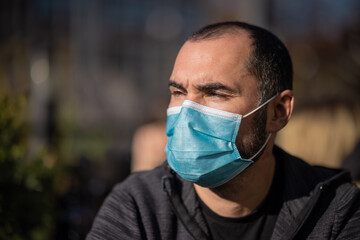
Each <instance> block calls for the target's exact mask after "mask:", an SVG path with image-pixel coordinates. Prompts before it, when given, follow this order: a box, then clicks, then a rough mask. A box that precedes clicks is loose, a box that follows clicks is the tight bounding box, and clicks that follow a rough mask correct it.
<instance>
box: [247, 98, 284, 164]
mask: <svg viewBox="0 0 360 240" xmlns="http://www.w3.org/2000/svg"><path fill="white" fill-rule="evenodd" d="M276 97H277V94H276V95H275V96H273V97H272V98H270V99H269V100H267V101H266V102H264V103H263V104H261V105H260V106H258V107H257V108H255V109H254V110H252V111H251V112H249V113H247V114H245V115H244V116H243V118H245V117H247V116H249V115H251V114H253V113H254V112H256V111H257V110H259V109H260V108H262V107H263V106H265V105H266V104H268V103H269V102H270V101H271V100H273V99H274V98H276ZM270 137H271V133H269V136H268V137H267V139H266V141H265V143H264V145H262V147H261V148H260V149H259V151H257V152H256V153H255V154H254V155H253V156H252V157H251V158H249V159H244V160H250V161H251V160H253V159H254V158H256V156H257V155H259V154H260V153H261V152H262V150H264V148H265V147H266V145H267V143H268V142H269V140H270Z"/></svg>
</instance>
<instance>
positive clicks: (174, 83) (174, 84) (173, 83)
mask: <svg viewBox="0 0 360 240" xmlns="http://www.w3.org/2000/svg"><path fill="white" fill-rule="evenodd" d="M168 85H169V87H174V88H178V89H180V90H183V91H186V89H185V88H184V86H183V85H181V84H180V83H177V82H175V81H173V80H169V84H168Z"/></svg>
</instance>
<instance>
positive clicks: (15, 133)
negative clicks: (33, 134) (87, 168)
mask: <svg viewBox="0 0 360 240" xmlns="http://www.w3.org/2000/svg"><path fill="white" fill-rule="evenodd" d="M25 109H26V99H25V98H24V97H20V98H17V99H15V100H14V99H9V98H5V99H2V100H0V239H7V240H22V239H30V240H32V239H33V240H43V239H44V240H45V239H52V238H53V232H54V228H55V217H56V216H55V195H56V194H55V190H54V186H55V180H54V179H55V178H56V176H58V175H59V174H60V173H61V171H62V170H61V169H62V167H61V166H58V164H56V159H55V158H54V157H52V155H50V154H49V153H43V154H42V155H41V156H38V157H36V158H35V159H29V158H28V157H27V149H28V146H27V140H28V126H27V125H26V121H25V119H26V118H25V116H26V114H25Z"/></svg>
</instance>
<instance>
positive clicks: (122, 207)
mask: <svg viewBox="0 0 360 240" xmlns="http://www.w3.org/2000/svg"><path fill="white" fill-rule="evenodd" d="M166 173H167V171H166V167H165V166H159V167H157V168H155V169H153V170H151V171H143V172H137V173H133V174H131V175H130V176H129V177H128V178H127V179H126V180H124V181H123V182H121V183H119V184H117V185H116V186H115V187H114V188H113V190H112V191H111V193H110V194H109V195H108V196H107V198H106V199H105V201H104V203H103V204H102V206H101V208H100V210H99V212H98V214H97V216H96V218H95V220H94V223H93V226H92V229H91V231H90V232H89V234H88V237H87V239H116V237H115V236H117V237H119V236H121V237H122V238H123V239H142V238H143V237H144V236H145V231H147V229H148V228H149V225H151V224H152V223H151V222H153V221H155V222H156V219H165V218H169V217H168V216H169V215H171V214H170V206H169V204H168V203H167V202H168V201H167V197H166V194H165V193H164V192H163V190H162V176H164V175H165V174H166ZM160 215H161V216H160ZM166 215H167V217H166ZM111 236H114V238H111Z"/></svg>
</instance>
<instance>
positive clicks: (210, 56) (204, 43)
mask: <svg viewBox="0 0 360 240" xmlns="http://www.w3.org/2000/svg"><path fill="white" fill-rule="evenodd" d="M251 44H252V40H251V39H250V38H249V36H248V34H247V33H246V32H240V33H238V34H225V35H223V36H221V37H219V38H216V39H210V40H199V41H187V42H186V43H185V44H184V45H183V47H182V48H181V49H180V51H179V54H178V56H177V58H176V61H175V65H174V69H173V73H172V76H171V79H173V80H178V81H180V80H185V79H186V80H188V81H190V80H193V81H195V80H196V82H197V83H198V82H199V81H219V82H222V81H227V82H228V83H229V81H235V80H237V79H240V78H241V77H242V76H245V75H249V72H248V70H247V61H248V59H249V56H250V54H251Z"/></svg>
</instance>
